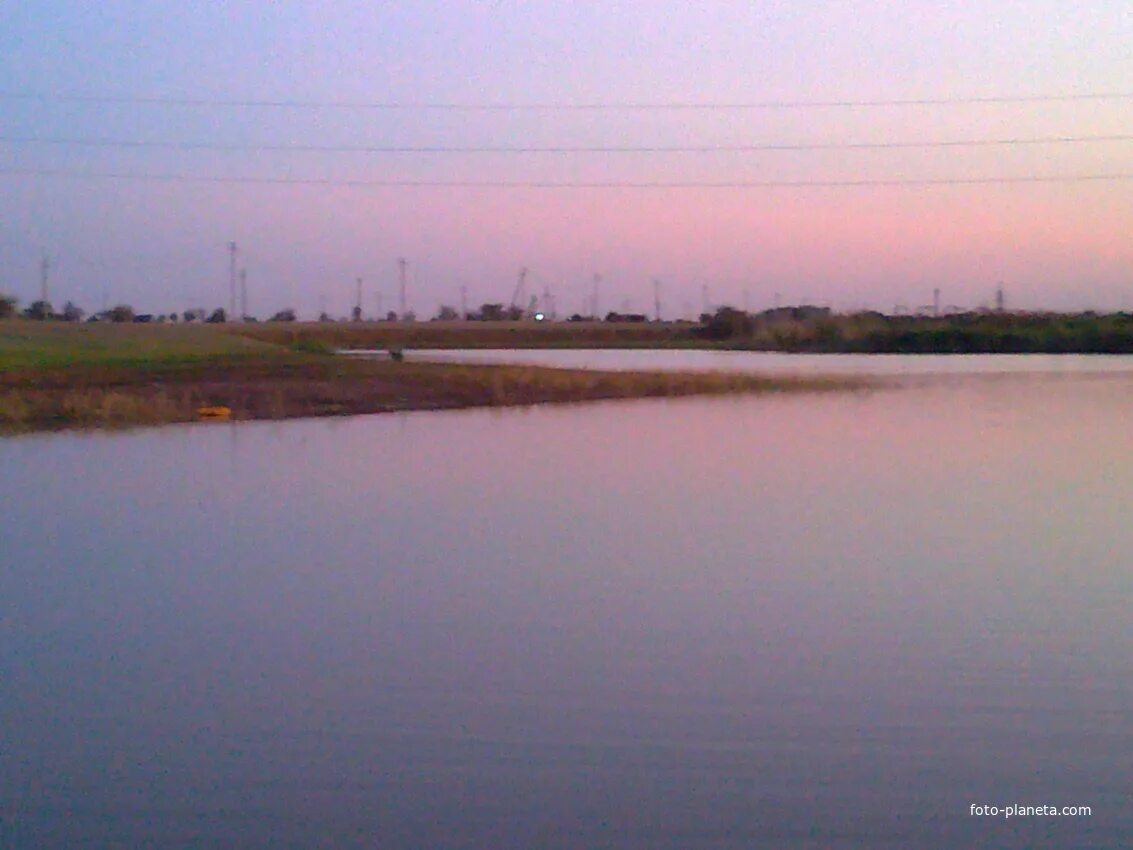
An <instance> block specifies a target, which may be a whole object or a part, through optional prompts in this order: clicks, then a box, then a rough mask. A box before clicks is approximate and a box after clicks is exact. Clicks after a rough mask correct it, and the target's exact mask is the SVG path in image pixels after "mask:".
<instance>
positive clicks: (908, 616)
mask: <svg viewBox="0 0 1133 850" xmlns="http://www.w3.org/2000/svg"><path fill="white" fill-rule="evenodd" d="M654 353H655V354H658V355H659V356H658V357H656V358H653V359H652V360H650V359H649V358H648V357H644V360H645V361H646V364H643V363H642V359H643V355H647V354H649V353H648V352H611V353H602V354H600V355H598V356H599V358H600V359H601V358H605V359H606V363H605V364H597V365H609V364H611V363H618V364H621V365H622V366H626V364H627V363H628V367H631V368H639V367H642V366H643V365H657V366H658V367H663V366H671V365H674V362H675V363H676V365H678V366H682V367H684V366H687V365H688V363H687V357H688V356H691V357H692V358H693V359H695V358H698V357H702V356H703V353H699V352H693V353H688V352H654ZM535 355H537V356H539V357H544V358H546V357H548V356H552V355H554V356H561V357H564V358H566V360H567V361H568V362H569V361H570V360H571V358H579V357H582V356H583V355H581V354H579V353H575V352H550V353H549V352H532V353H531V354H527V353H522V356H524V357H527V356H535ZM614 355H621V356H622V357H623V358H624V359H621V360H619V359H618V357H616V356H614ZM678 355H682V356H686V362H679V361H681V357H679V356H678ZM472 356H480V357H482V356H487V355H481V354H476V355H472ZM749 357H752V358H754V359H755V360H759V359H760V358H761V357H762V358H766V356H765V355H749ZM778 357H782V355H778ZM730 359H731V361H732V362H734V363H736V364H737V366H736V367H737V368H739V367H742V366H743V364H742V363H741V361H742V360H743V357H739V356H738V355H731V356H730ZM818 359H819V360H820V366H821V368H819V369H818V370H819V371H822V372H826V373H831V372H833V373H839V372H846V371H850V372H860V371H861V367H859V366H857V365H854V364H852V363H849V362H847V360H839V359H838V357H836V356H825V357H821V358H818ZM853 359H854V358H848V360H853ZM552 360H553V358H552ZM932 360H939V358H930V359H922V358H896V359H889V358H887V359H885V360H878V361H875V363H877V364H883V365H880V366H878V369H877V371H881V372H884V373H885V374H890V375H914V376H919V377H918V378H917V380H909V381H906V382H905V384H904V385H894V386H886V387H884V388H879V389H873V390H860V391H849V392H835V393H830V392H825V393H802V394H775V395H767V396H743V397H725V398H720V397H717V398H685V399H674V400H644V401H630V402H603V403H595V404H585V405H567V406H545V407H536V408H528V409H516V410H500V411H485V410H475V411H456V412H429V413H407V414H387V415H379V416H369V417H356V418H348V419H332V420H326V419H324V420H298V421H291V422H283V423H270V422H266V423H265V422H261V423H243V424H223V425H192V426H172V427H164V428H160V429H150V430H138V431H132V432H126V433H90V434H76V433H66V434H49V435H32V436H24V437H15V438H8V439H4V440H0V504H2V505H3V506H4V509H3V511H2V512H0V547H2V548H0V641H2V642H0V647H2V649H0V847H4V848H8V847H11V848H24V847H90V848H96V847H98V848H102V847H130V848H134V847H162V848H164V847H194V848H201V847H207V848H221V847H224V848H233V847H249V848H267V847H294V848H310V847H379V846H380V847H383V848H429V847H437V848H481V847H482V848H504V847H517V848H526V847H552V848H577V847H611V848H613V847H617V848H621V847H627V848H700V847H712V848H751V847H775V848H828V847H837V848H910V847H917V848H957V847H965V848H1023V847H1034V846H1049V847H1071V846H1073V847H1115V848H1116V847H1120V846H1124V845H1125V844H1126V843H1127V839H1128V836H1129V835H1133V807H1131V805H1130V802H1129V789H1130V787H1133V654H1131V653H1130V652H1129V645H1130V635H1131V634H1133V569H1131V567H1130V563H1131V561H1133V558H1131V556H1130V554H1129V553H1130V552H1133V522H1131V521H1130V519H1131V517H1130V505H1131V504H1133V428H1131V424H1130V423H1133V361H1131V360H1130V359H1127V358H1071V359H1064V360H1063V359H1059V360H1056V362H1055V364H1054V366H1053V367H1052V368H1038V366H1040V365H1041V363H1040V361H1048V360H1051V358H1036V359H1027V358H957V359H949V360H948V366H946V367H944V368H943V371H944V372H946V373H947V374H937V373H938V372H940V371H942V370H940V369H934V368H930V367H931V366H932V362H931V361H932ZM898 361H904V362H898ZM553 362H561V361H553ZM788 362H790V364H791V365H790V366H789V367H788V368H790V369H795V368H802V366H801V365H799V364H800V361H788ZM964 362H966V363H967V364H968V366H967V368H959V367H960V365H961V363H964ZM1005 363H1006V364H1007V365H1004V364H1005ZM1075 364H1077V365H1075ZM713 368H715V367H713ZM805 368H807V369H813V368H817V367H812V366H806V367H805ZM1012 804H1019V805H1027V806H1043V805H1049V806H1057V807H1063V806H1089V807H1090V808H1091V814H1090V815H1089V816H1081V817H1075V816H1058V817H1055V816H1043V815H1039V816H1029V817H1012V818H1006V817H1004V816H1003V815H1000V816H990V815H989V816H973V815H972V814H970V811H971V806H972V805H988V806H999V807H1004V806H1007V805H1012Z"/></svg>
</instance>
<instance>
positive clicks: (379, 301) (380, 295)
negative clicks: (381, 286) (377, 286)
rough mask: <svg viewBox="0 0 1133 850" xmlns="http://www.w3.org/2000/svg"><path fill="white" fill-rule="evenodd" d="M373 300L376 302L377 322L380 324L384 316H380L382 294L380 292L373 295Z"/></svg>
mask: <svg viewBox="0 0 1133 850" xmlns="http://www.w3.org/2000/svg"><path fill="white" fill-rule="evenodd" d="M374 298H375V299H376V300H377V302H378V321H379V322H380V321H381V320H382V319H384V318H385V316H383V315H382V293H381V292H380V291H378V292H375V293H374Z"/></svg>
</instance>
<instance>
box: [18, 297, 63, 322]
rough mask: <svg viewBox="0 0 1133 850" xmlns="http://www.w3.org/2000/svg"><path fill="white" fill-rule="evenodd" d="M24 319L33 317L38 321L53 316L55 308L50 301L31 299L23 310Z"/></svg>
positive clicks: (52, 317)
mask: <svg viewBox="0 0 1133 850" xmlns="http://www.w3.org/2000/svg"><path fill="white" fill-rule="evenodd" d="M24 318H25V319H35V320H36V321H38V322H43V321H46V320H47V319H54V318H55V308H54V307H52V306H51V302H50V301H33V302H32V303H31V306H29V307H28V308H27V309H26V310H24Z"/></svg>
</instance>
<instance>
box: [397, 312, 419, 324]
mask: <svg viewBox="0 0 1133 850" xmlns="http://www.w3.org/2000/svg"><path fill="white" fill-rule="evenodd" d="M401 321H403V322H416V321H417V314H416V313H414V312H413V311H412V310H407V311H406V312H404V313H402V314H401Z"/></svg>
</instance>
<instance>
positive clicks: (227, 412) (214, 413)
mask: <svg viewBox="0 0 1133 850" xmlns="http://www.w3.org/2000/svg"><path fill="white" fill-rule="evenodd" d="M197 415H198V416H199V417H201V419H227V418H228V417H230V416H231V415H232V410H231V408H228V407H221V406H216V407H201V408H198V409H197Z"/></svg>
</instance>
